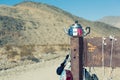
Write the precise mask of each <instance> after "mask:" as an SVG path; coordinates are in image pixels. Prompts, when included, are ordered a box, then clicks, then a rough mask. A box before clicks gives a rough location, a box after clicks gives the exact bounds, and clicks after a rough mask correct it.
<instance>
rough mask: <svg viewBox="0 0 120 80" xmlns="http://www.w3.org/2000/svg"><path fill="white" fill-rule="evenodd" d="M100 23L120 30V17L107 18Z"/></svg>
mask: <svg viewBox="0 0 120 80" xmlns="http://www.w3.org/2000/svg"><path fill="white" fill-rule="evenodd" d="M99 21H100V22H104V23H106V24H109V25H112V26H115V27H118V28H120V16H106V17H103V18H102V19H100V20H99Z"/></svg>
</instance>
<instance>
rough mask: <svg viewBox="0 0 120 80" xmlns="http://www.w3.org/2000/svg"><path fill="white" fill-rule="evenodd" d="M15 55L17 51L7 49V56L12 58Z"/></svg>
mask: <svg viewBox="0 0 120 80" xmlns="http://www.w3.org/2000/svg"><path fill="white" fill-rule="evenodd" d="M16 55H18V53H17V51H8V55H7V58H8V59H9V58H14V57H15V56H16Z"/></svg>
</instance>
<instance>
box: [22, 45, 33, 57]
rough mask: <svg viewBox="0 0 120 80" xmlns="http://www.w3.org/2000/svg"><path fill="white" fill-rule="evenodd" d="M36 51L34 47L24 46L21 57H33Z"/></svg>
mask: <svg viewBox="0 0 120 80" xmlns="http://www.w3.org/2000/svg"><path fill="white" fill-rule="evenodd" d="M33 51H35V49H34V45H24V46H21V54H20V55H21V57H23V56H29V55H33V54H32V52H33Z"/></svg>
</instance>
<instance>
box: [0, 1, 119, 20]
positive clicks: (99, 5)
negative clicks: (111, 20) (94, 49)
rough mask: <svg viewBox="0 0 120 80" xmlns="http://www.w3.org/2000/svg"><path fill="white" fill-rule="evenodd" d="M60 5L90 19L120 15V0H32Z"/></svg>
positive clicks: (12, 2)
mask: <svg viewBox="0 0 120 80" xmlns="http://www.w3.org/2000/svg"><path fill="white" fill-rule="evenodd" d="M22 1H24V0H0V4H6V5H11V6H12V5H15V4H17V3H19V2H22ZM32 1H36V2H42V3H47V4H50V5H54V6H56V7H59V8H61V9H63V10H65V11H67V12H70V13H72V14H74V15H76V16H79V17H83V18H85V19H88V20H92V21H95V20H98V19H101V18H102V17H104V16H120V0H32Z"/></svg>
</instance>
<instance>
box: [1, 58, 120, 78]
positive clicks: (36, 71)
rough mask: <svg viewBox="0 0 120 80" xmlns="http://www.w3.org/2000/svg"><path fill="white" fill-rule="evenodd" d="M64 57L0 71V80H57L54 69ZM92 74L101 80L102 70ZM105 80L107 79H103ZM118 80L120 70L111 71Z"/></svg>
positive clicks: (96, 69)
mask: <svg viewBox="0 0 120 80" xmlns="http://www.w3.org/2000/svg"><path fill="white" fill-rule="evenodd" d="M63 59H64V57H61V58H57V59H54V60H50V61H46V62H40V63H34V64H28V65H26V66H18V67H15V68H13V69H8V70H3V71H0V80H59V76H58V75H56V68H57V67H58V65H59V64H60V62H61V61H62V60H63ZM109 71H110V69H109V68H106V71H105V72H106V78H107V77H108V76H109ZM92 73H96V74H98V77H99V80H103V71H102V68H95V71H94V70H93V69H92ZM104 80H107V79H104ZM112 80H120V68H116V69H115V70H114V71H113V79H112Z"/></svg>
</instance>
